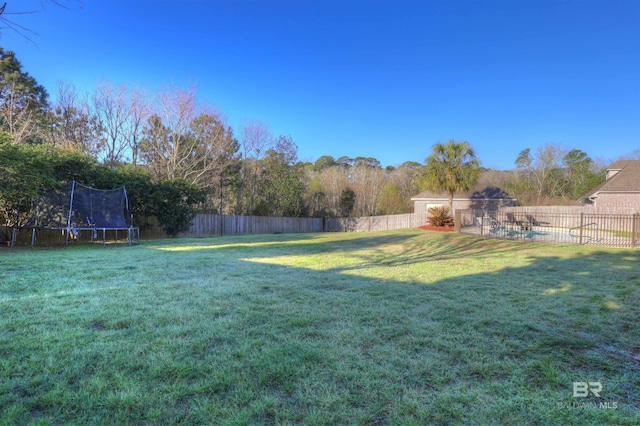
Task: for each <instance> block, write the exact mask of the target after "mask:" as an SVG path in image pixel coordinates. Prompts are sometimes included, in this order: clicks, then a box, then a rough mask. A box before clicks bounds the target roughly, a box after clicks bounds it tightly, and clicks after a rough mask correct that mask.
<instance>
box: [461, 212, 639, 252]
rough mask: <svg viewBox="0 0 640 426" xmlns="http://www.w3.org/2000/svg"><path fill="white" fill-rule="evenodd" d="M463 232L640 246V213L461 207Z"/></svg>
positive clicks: (537, 240) (629, 246) (583, 243)
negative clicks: (550, 211) (488, 209)
mask: <svg viewBox="0 0 640 426" xmlns="http://www.w3.org/2000/svg"><path fill="white" fill-rule="evenodd" d="M456 216H457V217H458V218H459V221H460V232H462V233H465V234H473V235H479V236H482V237H485V238H498V239H508V240H519V241H536V242H546V243H553V244H575V245H597V246H606V247H627V248H639V247H640V214H638V213H634V214H596V213H549V212H533V211H531V212H527V211H513V210H510V211H509V210H498V211H490V212H485V211H482V210H459V211H456Z"/></svg>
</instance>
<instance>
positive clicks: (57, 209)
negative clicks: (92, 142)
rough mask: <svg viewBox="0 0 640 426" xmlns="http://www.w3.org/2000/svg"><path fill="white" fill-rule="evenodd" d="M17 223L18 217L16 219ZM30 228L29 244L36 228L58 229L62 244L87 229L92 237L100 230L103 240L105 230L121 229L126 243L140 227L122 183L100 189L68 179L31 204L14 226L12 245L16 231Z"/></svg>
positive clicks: (134, 238)
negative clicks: (61, 185)
mask: <svg viewBox="0 0 640 426" xmlns="http://www.w3.org/2000/svg"><path fill="white" fill-rule="evenodd" d="M17 222H18V223H19V221H17ZM23 230H30V231H31V245H32V246H33V245H35V243H36V236H37V231H40V230H47V231H51V230H53V231H56V230H57V231H61V232H62V234H63V236H64V244H65V246H67V245H68V244H69V240H70V239H77V236H78V235H79V233H80V232H83V231H84V232H86V231H89V232H90V233H91V234H90V238H91V241H94V240H97V238H98V233H99V232H101V233H102V241H103V244H105V245H106V242H107V231H115V235H116V240H117V239H118V237H117V235H118V234H117V233H118V231H121V232H122V231H124V232H126V235H127V242H128V244H129V245H132V244H134V242H136V241H137V242H139V241H140V228H138V227H134V226H133V216H132V215H131V214H130V212H129V197H128V196H127V190H126V189H125V187H121V188H117V189H113V190H103V189H96V188H92V187H90V186H86V185H82V184H80V183H78V182H76V181H71V182H69V183H68V184H66V185H65V186H63V187H62V188H59V189H55V190H52V191H49V192H47V193H46V194H44V195H43V196H41V197H39V198H37V199H35V200H34V201H33V203H32V204H31V209H30V211H29V217H28V218H27V220H26V221H25V223H24V224H23V225H21V226H16V227H14V228H13V232H12V237H11V246H12V247H13V246H15V243H16V236H17V233H18V232H19V231H23Z"/></svg>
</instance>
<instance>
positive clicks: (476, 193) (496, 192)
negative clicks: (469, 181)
mask: <svg viewBox="0 0 640 426" xmlns="http://www.w3.org/2000/svg"><path fill="white" fill-rule="evenodd" d="M433 199H444V200H448V199H449V194H447V193H444V192H442V193H435V192H432V191H423V192H421V193H419V194H418V195H415V196H413V197H411V201H418V200H433ZM453 199H454V200H513V197H511V195H509V194H508V193H507V192H506V191H504V190H503V189H502V188H498V187H495V186H484V187H477V188H473V189H472V190H471V191H466V192H457V193H456V194H455V195H454V196H453Z"/></svg>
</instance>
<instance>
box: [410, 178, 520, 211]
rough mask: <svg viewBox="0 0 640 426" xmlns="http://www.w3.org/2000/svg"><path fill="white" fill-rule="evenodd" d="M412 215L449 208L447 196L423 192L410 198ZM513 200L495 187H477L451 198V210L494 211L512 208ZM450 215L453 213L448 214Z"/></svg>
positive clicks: (514, 200)
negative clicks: (436, 208) (434, 209)
mask: <svg viewBox="0 0 640 426" xmlns="http://www.w3.org/2000/svg"><path fill="white" fill-rule="evenodd" d="M411 201H413V206H414V208H413V211H414V213H424V214H425V215H428V209H429V208H431V207H436V206H443V205H444V206H447V207H448V206H449V196H448V194H444V193H442V194H437V193H434V192H432V191H424V192H421V193H420V194H418V195H416V196H414V197H411ZM515 202H516V199H515V198H512V197H511V196H510V195H509V194H508V193H507V192H505V191H504V190H503V189H501V188H498V187H495V186H487V185H477V186H476V187H475V188H473V189H472V190H470V191H467V192H461V193H457V194H455V195H454V197H453V210H454V211H455V210H458V209H476V210H484V211H495V210H497V209H498V208H500V207H507V206H514V205H515ZM450 214H451V215H453V214H454V212H451V213H450Z"/></svg>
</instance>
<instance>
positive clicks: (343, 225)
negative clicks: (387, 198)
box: [324, 213, 427, 232]
mask: <svg viewBox="0 0 640 426" xmlns="http://www.w3.org/2000/svg"><path fill="white" fill-rule="evenodd" d="M426 224H427V217H426V216H425V215H424V214H417V213H407V214H394V215H387V216H368V217H343V218H331V219H326V223H325V229H324V231H327V232H350V231H388V230H391V229H408V228H417V227H418V226H423V225H426Z"/></svg>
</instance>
